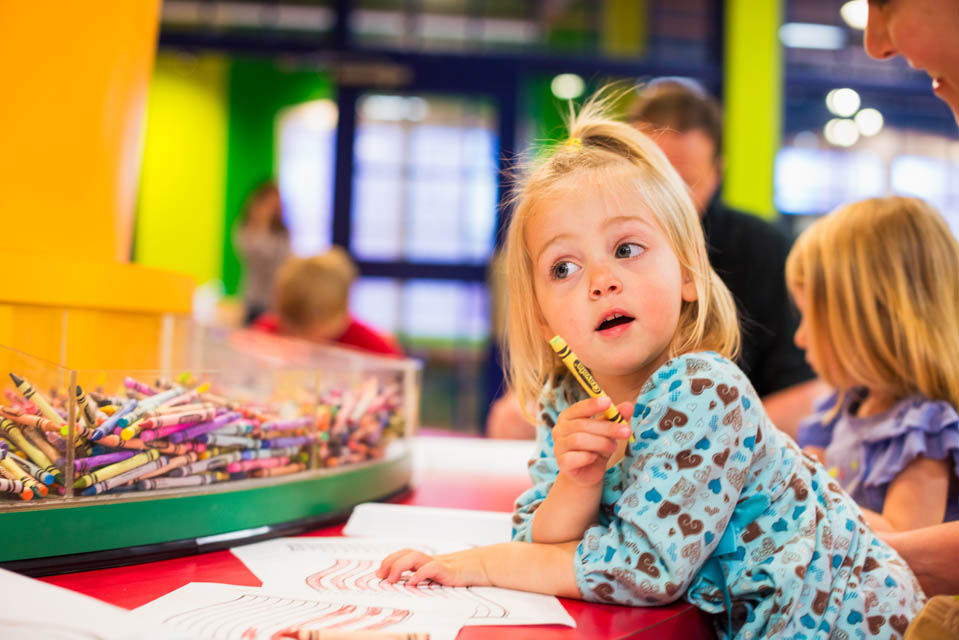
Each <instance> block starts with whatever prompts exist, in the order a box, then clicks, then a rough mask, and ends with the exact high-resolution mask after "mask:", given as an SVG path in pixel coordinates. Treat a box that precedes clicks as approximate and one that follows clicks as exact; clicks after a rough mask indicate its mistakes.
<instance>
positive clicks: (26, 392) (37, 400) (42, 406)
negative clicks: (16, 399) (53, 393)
mask: <svg viewBox="0 0 959 640" xmlns="http://www.w3.org/2000/svg"><path fill="white" fill-rule="evenodd" d="M10 379H11V380H13V384H14V385H15V386H16V387H17V391H19V392H20V393H21V394H22V395H23V397H24V398H26V399H27V400H29V401H30V402H32V403H33V404H35V405H36V406H37V409H39V410H40V413H42V414H43V415H45V416H46V417H48V418H50V419H51V420H53V421H54V422H60V423H62V422H63V418H62V417H61V416H60V414H59V413H57V412H56V411H54V410H53V407H51V406H50V404H49V403H48V402H47V400H46V398H44V397H43V396H41V395H40V394H39V393H38V392H37V390H36V389H34V388H33V385H31V384H30V383H29V382H27V381H26V380H24V379H23V378H21V377H20V376H17V375H14V374H12V373H11V374H10Z"/></svg>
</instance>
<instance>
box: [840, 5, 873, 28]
mask: <svg viewBox="0 0 959 640" xmlns="http://www.w3.org/2000/svg"><path fill="white" fill-rule="evenodd" d="M839 15H841V16H842V19H843V20H845V21H846V24H848V25H849V26H850V27H852V28H853V29H860V30H862V29H865V28H866V22H867V21H868V20H869V2H868V0H849V2H847V3H845V4H843V5H842V7H841V8H840V9H839Z"/></svg>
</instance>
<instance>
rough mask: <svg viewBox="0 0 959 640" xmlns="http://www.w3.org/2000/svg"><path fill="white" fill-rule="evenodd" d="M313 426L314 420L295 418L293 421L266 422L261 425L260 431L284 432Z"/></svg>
mask: <svg viewBox="0 0 959 640" xmlns="http://www.w3.org/2000/svg"><path fill="white" fill-rule="evenodd" d="M312 424H313V418H309V417H306V418H293V419H291V420H270V421H269V422H264V423H262V424H261V425H260V429H262V430H263V431H272V430H278V431H279V430H283V429H298V428H303V427H309V426H310V425H312Z"/></svg>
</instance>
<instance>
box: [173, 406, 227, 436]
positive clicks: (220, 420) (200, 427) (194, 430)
mask: <svg viewBox="0 0 959 640" xmlns="http://www.w3.org/2000/svg"><path fill="white" fill-rule="evenodd" d="M241 417H242V414H241V413H240V412H239V411H230V412H229V413H224V414H223V415H222V416H217V417H216V418H214V419H213V420H210V421H209V422H201V423H200V424H197V425H194V426H192V427H189V428H187V429H184V430H183V431H178V432H176V433H174V434H173V435H171V436H170V442H173V443H177V442H183V441H184V440H192V439H193V438H195V437H197V436H198V435H201V434H204V433H209V432H210V431H216V430H217V429H219V428H220V427H223V426H225V425H228V424H229V423H231V422H233V421H234V420H239V419H240V418H241Z"/></svg>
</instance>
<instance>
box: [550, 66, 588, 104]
mask: <svg viewBox="0 0 959 640" xmlns="http://www.w3.org/2000/svg"><path fill="white" fill-rule="evenodd" d="M549 87H550V89H552V91H553V95H554V96H556V97H557V98H559V99H560V100H572V99H573V98H578V97H580V96H581V95H583V91H585V90H586V83H585V82H583V79H582V78H580V77H579V76H578V75H576V74H575V73H561V74H559V75H558V76H556V77H555V78H553V81H552V82H551V83H550V85H549Z"/></svg>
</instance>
